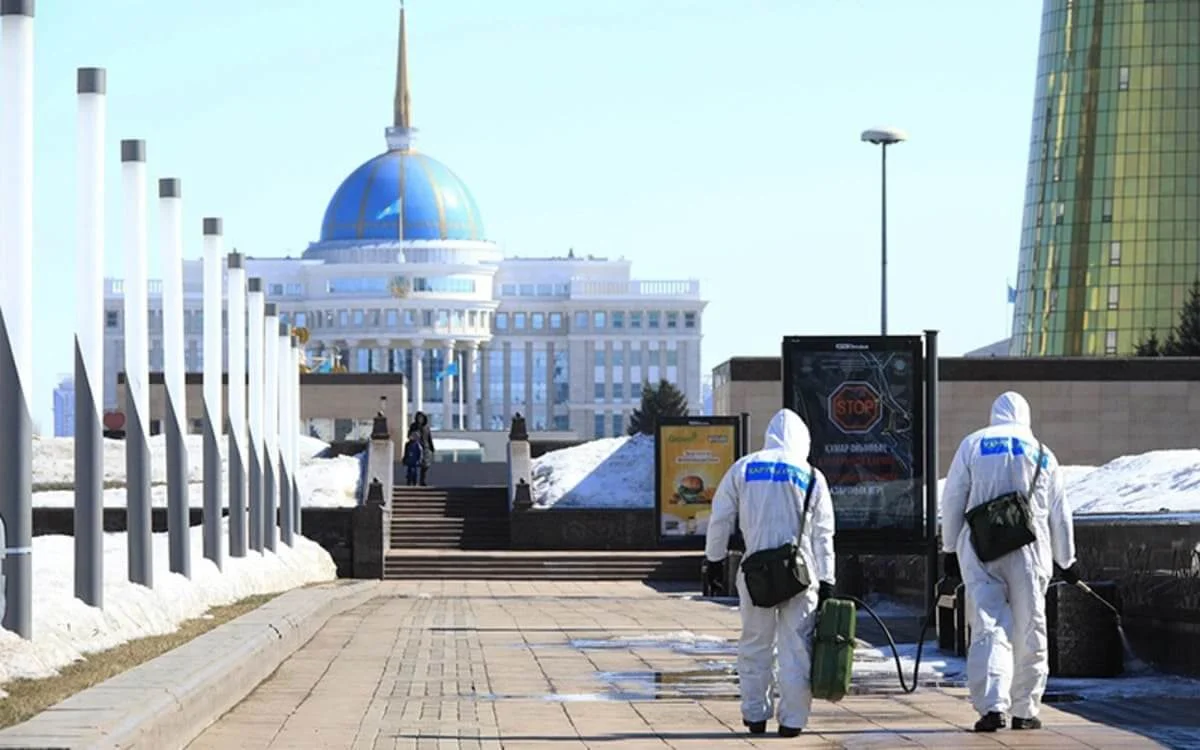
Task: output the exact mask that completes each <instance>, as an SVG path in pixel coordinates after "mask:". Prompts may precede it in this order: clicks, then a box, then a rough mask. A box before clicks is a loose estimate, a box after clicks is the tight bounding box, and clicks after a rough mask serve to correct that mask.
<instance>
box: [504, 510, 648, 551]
mask: <svg viewBox="0 0 1200 750" xmlns="http://www.w3.org/2000/svg"><path fill="white" fill-rule="evenodd" d="M509 523H510V528H511V534H512V537H511V538H512V548H513V549H519V550H595V551H599V550H613V551H618V550H620V551H628V550H652V549H657V548H658V536H657V534H655V532H654V511H653V510H591V509H587V508H580V509H575V508H563V509H560V510H526V511H515V512H513V513H512V514H510V515H509Z"/></svg>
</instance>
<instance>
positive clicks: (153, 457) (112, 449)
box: [33, 435, 329, 492]
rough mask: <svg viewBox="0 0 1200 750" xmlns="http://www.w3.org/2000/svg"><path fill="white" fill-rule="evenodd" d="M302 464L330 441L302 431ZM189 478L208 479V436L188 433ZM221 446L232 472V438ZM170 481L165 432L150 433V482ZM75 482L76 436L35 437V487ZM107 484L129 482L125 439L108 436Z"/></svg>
mask: <svg viewBox="0 0 1200 750" xmlns="http://www.w3.org/2000/svg"><path fill="white" fill-rule="evenodd" d="M298 437H299V442H300V465H301V466H304V465H305V464H307V463H310V462H312V461H314V460H317V459H315V458H314V457H315V456H317V455H318V454H320V453H322V452H324V451H325V450H327V449H328V448H329V444H328V443H325V442H323V441H321V440H317V439H316V438H312V437H308V436H307V435H300V436H298ZM184 442H185V444H186V445H187V456H188V480H189V481H190V482H202V481H204V436H203V435H187V436H185V438H184ZM217 443H218V445H219V446H220V449H221V472H222V474H225V473H227V472H228V463H229V455H228V454H229V439H228V438H227V437H226V436H224V435H222V436H221V439H220V440H218V441H217ZM166 482H167V438H166V436H165V435H152V436H151V437H150V483H151V484H152V485H154V484H166ZM74 486H75V439H74V438H58V437H56V438H34V440H33V491H34V492H42V491H45V490H69V489H72V488H73V487H74ZM104 486H105V487H124V486H125V441H124V440H110V439H105V440H104Z"/></svg>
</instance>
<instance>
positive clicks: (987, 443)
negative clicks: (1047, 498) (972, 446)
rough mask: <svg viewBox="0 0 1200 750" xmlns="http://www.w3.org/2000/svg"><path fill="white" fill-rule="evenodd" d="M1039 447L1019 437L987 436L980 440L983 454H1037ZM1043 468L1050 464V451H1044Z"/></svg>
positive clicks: (980, 451)
mask: <svg viewBox="0 0 1200 750" xmlns="http://www.w3.org/2000/svg"><path fill="white" fill-rule="evenodd" d="M1037 451H1038V448H1037V446H1036V445H1034V444H1033V443H1030V442H1027V441H1025V440H1022V439H1021V438H1017V437H987V438H983V439H982V440H980V441H979V455H981V456H1007V455H1011V456H1036V455H1037ZM1041 463H1042V468H1043V469H1045V468H1046V467H1048V466H1049V465H1050V452H1049V451H1045V452H1043V453H1042V461H1041Z"/></svg>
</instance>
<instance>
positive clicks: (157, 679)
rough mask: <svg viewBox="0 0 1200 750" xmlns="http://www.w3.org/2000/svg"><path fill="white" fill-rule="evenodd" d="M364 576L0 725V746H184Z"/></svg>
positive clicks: (300, 595) (342, 606) (340, 604)
mask: <svg viewBox="0 0 1200 750" xmlns="http://www.w3.org/2000/svg"><path fill="white" fill-rule="evenodd" d="M376 586H377V584H376V583H375V582H371V581H362V582H357V581H356V582H353V583H345V582H330V583H328V584H322V585H318V586H313V587H311V588H304V589H295V590H293V591H289V592H287V593H285V594H282V595H281V596H279V597H276V598H275V599H273V600H271V601H270V602H267V603H266V604H265V605H263V606H262V607H259V608H258V609H256V610H254V611H253V612H248V613H246V614H245V615H242V616H241V617H239V618H237V619H236V620H233V621H231V622H228V623H226V624H224V625H222V626H220V627H218V628H216V629H214V630H211V631H209V632H207V633H205V634H204V635H201V636H200V637H198V638H196V639H195V640H192V641H190V642H188V643H186V644H184V645H182V646H180V647H179V648H177V649H175V650H173V651H169V652H167V653H165V654H163V655H162V656H160V657H158V658H156V659H152V660H151V661H149V662H146V663H145V664H142V665H140V666H137V667H134V668H133V669H130V670H128V671H126V672H123V673H121V674H119V675H117V676H116V677H113V678H112V679H109V680H106V681H104V682H102V683H100V684H99V685H96V686H95V687H93V688H89V689H88V690H84V691H83V692H81V693H77V694H76V695H73V696H71V697H70V698H68V699H66V700H65V701H63V702H61V703H59V704H57V705H55V706H51V707H50V708H48V709H46V710H45V711H43V712H42V713H40V714H38V715H37V716H35V717H33V718H32V719H30V720H29V721H26V722H25V723H23V724H18V725H17V726H15V727H11V728H9V729H6V730H3V731H0V748H17V747H19V748H31V749H34V750H50V749H51V748H53V749H54V750H67V749H70V750H75V749H76V748H80V749H81V748H146V749H147V750H151V749H153V750H166V749H167V748H183V747H185V746H186V745H187V744H188V743H189V742H191V741H192V740H193V739H195V738H196V736H198V735H199V734H200V733H201V732H202V731H204V729H205V728H207V727H208V726H209V725H210V724H212V723H213V722H214V721H216V720H217V719H218V718H220V717H221V716H222V715H223V714H225V713H226V712H227V711H229V710H230V709H231V708H233V707H234V706H235V705H237V704H238V703H239V702H240V701H241V700H242V699H243V698H245V697H246V696H247V695H248V694H249V693H250V692H251V691H252V690H254V688H256V687H258V685H259V684H260V683H261V682H262V681H263V680H265V679H266V678H267V677H269V676H270V675H271V673H272V672H274V671H275V670H276V669H277V668H278V667H279V665H280V664H281V663H282V662H283V661H284V660H285V659H287V658H288V657H289V656H291V655H292V654H293V653H295V651H296V650H297V649H299V648H300V647H301V646H303V645H304V644H305V643H307V642H308V641H309V640H311V639H312V637H313V636H314V635H315V634H316V633H317V631H318V630H320V628H321V627H323V626H324V625H325V623H326V622H328V621H329V619H330V618H331V617H334V616H336V615H338V614H341V613H342V612H345V611H346V610H348V609H351V608H353V607H355V606H358V605H359V604H362V603H364V602H366V601H368V600H369V599H371V597H373V596H374V595H375V592H376Z"/></svg>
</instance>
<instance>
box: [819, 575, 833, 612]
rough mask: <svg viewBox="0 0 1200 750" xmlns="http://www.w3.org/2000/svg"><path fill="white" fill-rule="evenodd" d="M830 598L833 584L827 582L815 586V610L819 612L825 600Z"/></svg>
mask: <svg viewBox="0 0 1200 750" xmlns="http://www.w3.org/2000/svg"><path fill="white" fill-rule="evenodd" d="M832 596H833V584H832V583H829V582H828V581H821V584H820V585H819V586H817V609H818V610H820V609H821V605H822V604H824V603H825V600H826V599H829V598H831V597H832Z"/></svg>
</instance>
